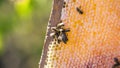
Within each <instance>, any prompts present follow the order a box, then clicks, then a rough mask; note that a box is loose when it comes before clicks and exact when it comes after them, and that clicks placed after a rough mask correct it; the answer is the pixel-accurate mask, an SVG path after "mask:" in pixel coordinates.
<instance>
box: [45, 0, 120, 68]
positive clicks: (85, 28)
mask: <svg viewBox="0 0 120 68" xmlns="http://www.w3.org/2000/svg"><path fill="white" fill-rule="evenodd" d="M65 2H66V4H67V7H65V8H63V9H62V13H61V15H62V16H61V20H62V21H63V23H64V24H65V28H70V32H68V33H67V36H68V42H67V44H64V43H63V42H61V43H60V44H55V41H51V44H49V46H48V52H47V59H46V64H45V66H44V68H112V66H113V65H114V64H115V62H114V58H115V57H117V58H118V59H119V61H120V0H65ZM79 6H81V8H80V9H81V10H82V11H83V14H79V13H78V12H77V11H76V7H79ZM118 68H120V67H118Z"/></svg>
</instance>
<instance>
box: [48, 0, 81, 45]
mask: <svg viewBox="0 0 120 68" xmlns="http://www.w3.org/2000/svg"><path fill="white" fill-rule="evenodd" d="M65 7H68V5H67V4H66V2H64V3H63V8H65ZM76 10H77V11H78V12H79V14H83V11H82V10H81V7H77V8H76ZM51 30H52V31H53V33H51V34H50V36H51V37H53V39H54V41H57V42H56V43H60V42H64V43H65V44H66V43H67V41H68V38H67V35H66V32H69V31H70V29H65V28H64V23H59V24H58V25H57V26H56V27H51Z"/></svg>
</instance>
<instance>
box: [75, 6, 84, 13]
mask: <svg viewBox="0 0 120 68" xmlns="http://www.w3.org/2000/svg"><path fill="white" fill-rule="evenodd" d="M76 10H77V12H78V13H79V14H83V11H82V10H81V6H79V7H77V8H76Z"/></svg>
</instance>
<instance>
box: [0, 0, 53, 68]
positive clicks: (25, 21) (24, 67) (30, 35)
mask: <svg viewBox="0 0 120 68" xmlns="http://www.w3.org/2000/svg"><path fill="white" fill-rule="evenodd" d="M51 6H52V0H0V68H38V63H39V60H40V56H41V52H42V48H43V43H44V38H45V33H46V28H47V23H48V20H49V16H50V11H51Z"/></svg>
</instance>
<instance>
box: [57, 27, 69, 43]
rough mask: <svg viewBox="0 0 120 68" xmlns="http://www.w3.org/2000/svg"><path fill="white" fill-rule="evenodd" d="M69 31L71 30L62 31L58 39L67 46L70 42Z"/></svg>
mask: <svg viewBox="0 0 120 68" xmlns="http://www.w3.org/2000/svg"><path fill="white" fill-rule="evenodd" d="M69 31H70V29H60V36H59V37H58V39H60V40H61V41H63V42H64V43H65V44H66V43H67V41H68V37H67V35H66V32H69Z"/></svg>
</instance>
